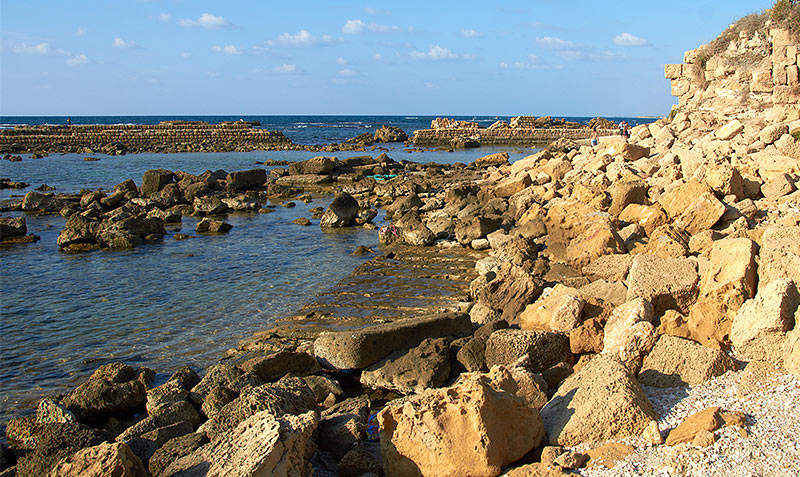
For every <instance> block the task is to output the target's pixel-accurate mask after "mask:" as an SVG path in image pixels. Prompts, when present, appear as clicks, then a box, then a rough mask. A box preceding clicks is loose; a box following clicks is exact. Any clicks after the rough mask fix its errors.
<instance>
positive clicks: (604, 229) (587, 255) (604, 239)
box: [566, 219, 626, 270]
mask: <svg viewBox="0 0 800 477" xmlns="http://www.w3.org/2000/svg"><path fill="white" fill-rule="evenodd" d="M625 251H626V249H625V242H624V241H623V240H622V238H621V237H620V236H619V234H618V233H617V228H616V227H615V226H614V224H613V223H612V222H611V221H610V220H608V219H603V220H595V221H594V222H593V223H592V225H591V226H589V227H588V228H587V229H586V230H585V231H584V232H583V233H581V234H580V235H579V236H578V237H576V238H575V239H574V240H572V241H571V242H570V243H569V244H568V245H567V257H566V258H567V261H568V263H569V264H570V265H572V266H573V267H575V268H576V269H578V270H580V269H581V268H582V267H583V266H585V265H588V264H589V263H591V262H592V261H593V260H595V259H597V258H598V257H601V256H603V255H610V254H620V253H624V252H625Z"/></svg>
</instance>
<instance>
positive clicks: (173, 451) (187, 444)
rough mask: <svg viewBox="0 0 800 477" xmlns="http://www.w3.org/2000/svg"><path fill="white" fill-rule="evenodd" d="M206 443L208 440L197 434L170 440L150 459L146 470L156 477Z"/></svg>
mask: <svg viewBox="0 0 800 477" xmlns="http://www.w3.org/2000/svg"><path fill="white" fill-rule="evenodd" d="M206 443H208V438H207V437H206V436H205V434H202V433H199V432H197V433H192V434H186V435H184V436H180V437H175V438H173V439H170V440H169V441H167V442H166V443H165V444H164V445H163V446H161V447H160V448H159V449H158V450H156V451H155V453H154V454H153V455H152V457H150V463H149V467H148V469H149V470H150V473H151V474H153V475H154V476H156V477H158V476H160V475H162V473H163V471H164V470H165V469H166V468H167V467H168V466H169V465H170V464H171V463H172V462H174V461H176V460H178V459H180V458H181V457H185V456H187V455H189V454H191V453H192V452H194V451H195V450H197V449H198V448H200V446H202V445H203V444H206Z"/></svg>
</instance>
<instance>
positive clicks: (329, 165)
mask: <svg viewBox="0 0 800 477" xmlns="http://www.w3.org/2000/svg"><path fill="white" fill-rule="evenodd" d="M335 159H336V158H334V157H328V156H317V157H312V158H311V159H309V160H307V161H301V162H292V163H291V164H289V175H292V176H298V175H304V174H314V175H328V174H330V173H331V172H333V164H334V160H335Z"/></svg>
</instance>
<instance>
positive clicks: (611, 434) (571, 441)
mask: <svg viewBox="0 0 800 477" xmlns="http://www.w3.org/2000/svg"><path fill="white" fill-rule="evenodd" d="M542 419H543V420H544V426H545V429H546V431H547V436H548V440H549V443H550V444H551V445H562V446H575V445H578V444H580V443H595V442H603V441H607V440H610V439H623V438H625V437H631V436H638V435H641V433H642V432H643V431H644V430H645V429H646V428H647V426H648V425H650V422H652V421H654V420H655V419H656V415H655V412H653V408H652V406H651V404H650V401H648V400H647V396H645V394H644V392H642V388H641V387H640V386H639V383H638V382H637V381H636V378H634V377H633V375H632V374H631V373H630V372H629V371H628V369H627V368H626V367H625V365H624V364H623V363H622V362H621V361H620V360H619V359H618V358H616V357H614V356H608V355H602V354H601V355H598V356H597V357H595V358H593V359H592V360H590V361H589V362H588V363H587V364H586V365H584V366H583V367H582V368H580V370H579V371H578V372H576V373H575V374H573V375H572V376H570V377H569V378H567V379H566V380H565V381H564V382H563V383H562V384H561V386H560V387H559V388H558V391H557V392H556V394H555V395H554V396H553V398H552V399H551V400H550V402H548V403H547V404H546V405H545V406H544V408H542Z"/></svg>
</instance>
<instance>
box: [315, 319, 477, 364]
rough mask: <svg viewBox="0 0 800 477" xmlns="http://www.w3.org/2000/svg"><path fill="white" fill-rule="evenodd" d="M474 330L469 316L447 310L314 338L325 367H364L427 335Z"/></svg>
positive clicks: (470, 332) (461, 332) (319, 357)
mask: <svg viewBox="0 0 800 477" xmlns="http://www.w3.org/2000/svg"><path fill="white" fill-rule="evenodd" d="M472 332H473V327H472V323H471V322H470V321H469V316H468V315H466V314H461V313H444V314H439V315H431V316H427V317H421V318H410V319H405V320H399V321H396V322H394V323H386V324H380V325H375V326H370V327H367V328H362V329H359V330H353V331H339V332H327V333H321V334H320V335H319V337H318V338H317V339H316V340H315V341H314V354H315V355H316V357H317V360H319V362H320V363H321V364H322V365H323V366H326V367H330V368H338V369H364V368H366V367H367V366H369V365H371V364H374V363H377V362H378V361H380V360H381V359H383V358H385V357H386V356H388V355H389V354H391V353H392V352H394V351H398V350H402V349H408V348H412V347H415V346H417V345H419V344H420V343H421V342H422V341H423V340H424V339H425V338H441V337H445V336H453V337H460V336H467V335H470V334H472Z"/></svg>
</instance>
